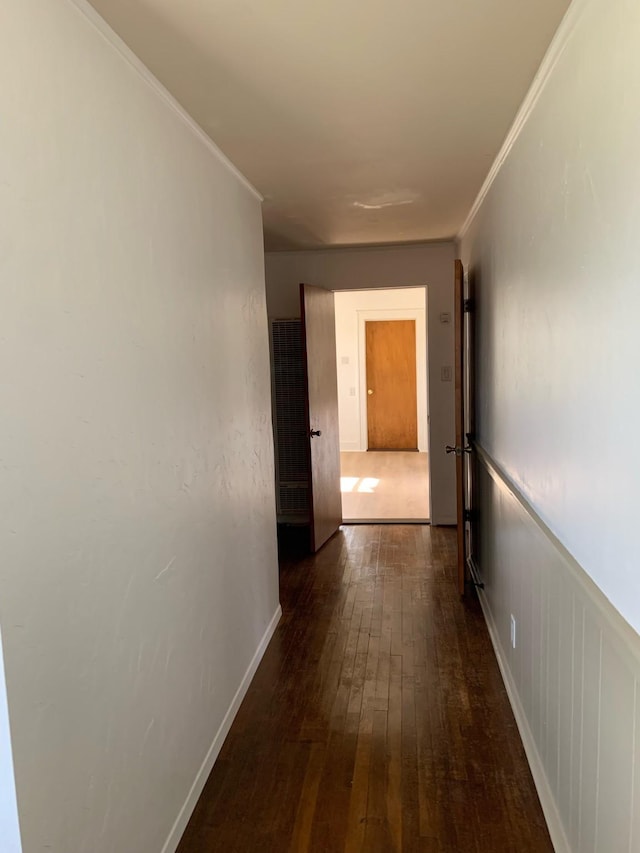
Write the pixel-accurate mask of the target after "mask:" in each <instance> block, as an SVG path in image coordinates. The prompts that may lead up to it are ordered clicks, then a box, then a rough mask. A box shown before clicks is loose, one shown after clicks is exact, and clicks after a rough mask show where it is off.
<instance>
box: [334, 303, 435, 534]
mask: <svg viewBox="0 0 640 853" xmlns="http://www.w3.org/2000/svg"><path fill="white" fill-rule="evenodd" d="M335 311H336V361H337V369H338V408H339V422H340V451H341V452H340V458H341V487H342V504H343V518H344V521H345V522H351V523H354V522H355V523H357V522H361V523H366V522H369V523H370V522H383V523H384V522H387V523H394V522H395V523H397V522H415V523H426V522H428V521H429V518H430V495H429V457H428V452H427V450H428V411H427V405H428V403H427V401H428V393H427V375H428V370H427V352H428V349H427V294H426V288H425V287H415V288H397V289H387V290H382V289H380V290H358V291H338V292H335ZM372 351H373V352H372ZM372 359H373V365H372ZM369 392H372V393H369ZM387 395H389V396H387ZM394 395H395V397H394ZM374 398H376V399H374ZM379 398H382V399H381V404H380V406H377V407H376V404H377V403H378V399H379ZM412 412H413V416H412V415H411V413H412Z"/></svg>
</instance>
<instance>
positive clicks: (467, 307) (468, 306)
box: [462, 299, 476, 314]
mask: <svg viewBox="0 0 640 853" xmlns="http://www.w3.org/2000/svg"><path fill="white" fill-rule="evenodd" d="M462 307H463V309H464V313H465V314H471V312H472V311H475V307H476V303H475V302H474V300H473V299H465V300H464V302H463V303H462Z"/></svg>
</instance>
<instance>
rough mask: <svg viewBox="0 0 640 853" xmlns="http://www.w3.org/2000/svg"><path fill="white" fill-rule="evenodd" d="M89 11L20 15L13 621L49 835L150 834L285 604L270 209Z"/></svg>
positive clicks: (10, 137)
mask: <svg viewBox="0 0 640 853" xmlns="http://www.w3.org/2000/svg"><path fill="white" fill-rule="evenodd" d="M84 11H86V7H85V6H84V5H83V3H82V2H80V0H79V2H78V3H77V4H74V3H72V2H69V0H21V2H19V3H9V4H4V5H3V8H2V13H1V19H2V26H1V27H0V46H1V49H0V78H1V79H2V80H3V84H2V87H1V88H0V116H1V117H2V118H1V122H2V129H1V132H0V281H1V282H2V312H1V313H0V366H1V367H0V381H1V384H2V396H3V404H2V416H1V419H0V447H1V448H2V450H1V458H2V469H3V472H2V480H1V486H0V515H1V517H2V521H3V523H2V529H1V541H0V546H1V551H2V555H3V559H2V567H1V568H0V618H1V619H2V628H3V641H4V646H5V665H6V676H7V689H8V700H9V713H10V718H11V724H12V735H13V750H14V761H15V770H16V780H17V792H18V808H19V812H20V819H21V824H22V829H23V843H24V849H25V853H32V851H36V850H38V851H39V850H44V849H46V850H51V851H55V853H88V851H91V853H107V851H109V853H110V852H111V851H113V852H114V853H116V851H117V853H123V851H127V853H150V851H160V850H161V849H162V847H163V845H164V844H165V841H166V840H167V838H168V836H169V833H170V830H171V827H172V824H173V822H174V820H175V819H176V818H177V817H178V813H179V811H180V809H181V807H182V806H183V804H184V803H185V800H186V799H187V795H188V793H189V790H190V787H191V785H192V783H193V782H194V779H195V778H196V775H197V774H198V771H199V769H200V766H201V764H202V763H203V761H205V758H206V756H207V752H208V750H209V749H210V747H211V746H212V742H214V738H215V736H216V733H217V732H218V730H219V728H220V726H221V724H222V723H223V719H224V717H225V714H226V713H227V711H228V709H229V707H230V705H231V703H232V700H233V699H234V695H235V693H236V691H237V690H238V688H239V687H240V685H241V683H242V679H243V676H244V675H245V672H246V671H247V668H248V667H249V666H250V663H251V661H252V659H253V658H254V655H255V653H256V650H258V649H259V648H260V643H261V640H262V638H263V637H264V635H265V632H267V631H268V628H269V625H270V623H271V620H272V618H273V617H274V614H276V613H277V608H278V577H277V562H276V541H275V509H274V487H273V459H272V435H271V421H270V400H269V368H268V364H269V356H268V344H267V319H266V308H265V291H264V262H263V250H262V227H261V211H260V203H259V200H258V198H257V197H256V196H255V195H254V194H253V193H252V192H251V191H250V190H249V189H248V188H247V186H246V185H245V184H244V183H243V182H242V181H241V180H240V179H239V178H238V177H237V175H235V174H234V173H233V172H232V171H231V170H230V169H229V168H227V166H226V165H225V164H224V163H223V162H222V161H221V159H220V158H219V157H218V156H216V154H215V151H214V150H213V149H212V147H208V146H207V144H206V142H205V141H204V140H203V139H202V138H201V137H199V136H198V134H197V133H196V132H195V131H194V130H193V128H191V127H189V125H188V123H187V121H186V120H185V119H184V118H183V117H181V115H180V114H179V111H178V110H177V109H176V108H175V107H172V105H171V103H170V102H168V101H167V100H165V99H163V97H161V95H160V94H159V93H158V91H157V90H156V91H154V88H153V86H152V85H151V84H150V83H149V81H147V80H145V79H144V78H143V76H142V75H141V74H140V73H138V72H137V71H136V70H135V60H133V59H132V58H129V59H128V60H127V54H126V51H124V53H122V52H119V51H118V49H116V48H114V46H113V44H111V43H110V42H109V41H108V40H107V39H106V38H105V37H104V35H103V34H101V33H100V32H98V30H97V29H95V28H94V27H93V26H92V24H91V23H90V22H89V20H88V19H87V17H86V16H85V14H84ZM174 840H175V839H174Z"/></svg>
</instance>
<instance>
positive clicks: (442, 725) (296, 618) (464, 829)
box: [179, 526, 553, 853]
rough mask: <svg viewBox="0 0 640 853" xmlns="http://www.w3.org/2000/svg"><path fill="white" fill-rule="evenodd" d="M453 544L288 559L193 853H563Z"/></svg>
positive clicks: (394, 545)
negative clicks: (270, 625)
mask: <svg viewBox="0 0 640 853" xmlns="http://www.w3.org/2000/svg"><path fill="white" fill-rule="evenodd" d="M455 548H456V535H455V530H450V529H438V528H430V527H423V526H357V527H344V528H342V529H341V531H340V532H339V533H338V534H337V535H336V536H335V537H334V538H333V539H331V540H330V541H329V542H328V544H327V545H326V546H325V547H324V548H323V549H322V550H321V551H320V553H319V554H317V555H316V556H315V557H306V558H302V559H298V560H296V559H292V558H283V560H282V566H281V601H282V606H283V611H284V613H283V618H282V621H281V623H280V625H279V627H278V629H277V632H276V634H275V636H274V638H273V640H272V642H271V644H270V645H269V648H268V650H267V652H266V654H265V656H264V658H263V661H262V663H261V665H260V668H259V669H258V672H257V674H256V676H255V678H254V681H253V683H252V685H251V687H250V689H249V692H248V694H247V696H246V698H245V701H244V702H243V704H242V707H241V709H240V711H239V713H238V716H237V718H236V720H235V722H234V724H233V727H232V729H231V732H230V734H229V736H228V738H227V740H226V742H225V744H224V747H223V749H222V751H221V753H220V756H219V758H218V761H217V762H216V765H215V767H214V769H213V772H212V773H211V776H210V778H209V781H208V782H207V785H206V787H205V790H204V792H203V794H202V797H201V798H200V801H199V803H198V806H197V808H196V810H195V812H194V814H193V816H192V818H191V821H190V823H189V826H188V827H187V830H186V832H185V835H184V837H183V839H182V842H181V844H180V847H179V853H207V851H216V853H218V851H219V853H253V852H254V851H255V853H303V851H309V853H320V851H322V852H323V853H343V851H344V853H359V851H363V852H364V851H366V853H427V851H428V853H439V851H447V853H448V851H451V853H509V851H513V853H543V851H550V853H552V851H553V847H552V845H551V841H550V839H549V836H548V833H547V829H546V825H545V822H544V819H543V816H542V812H541V809H540V804H539V802H538V798H537V795H536V791H535V788H534V785H533V781H532V779H531V774H530V772H529V768H528V765H527V762H526V759H525V756H524V751H523V748H522V744H521V742H520V739H519V735H518V730H517V728H516V724H515V721H514V718H513V715H512V713H511V709H510V706H509V703H508V700H507V696H506V693H505V690H504V687H503V684H502V680H501V678H500V673H499V671H498V666H497V663H496V660H495V657H494V655H493V651H492V648H491V643H490V640H489V636H488V634H487V630H486V627H485V624H484V621H483V618H482V613H481V611H480V607H479V605H478V603H477V601H475V600H472V601H470V602H467V603H465V604H463V603H461V601H460V599H459V597H458V594H457V592H456V585H455V571H456V569H455V565H456V562H455Z"/></svg>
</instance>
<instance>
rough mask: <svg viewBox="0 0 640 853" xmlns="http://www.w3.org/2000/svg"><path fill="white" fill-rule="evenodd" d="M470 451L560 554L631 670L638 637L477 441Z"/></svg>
mask: <svg viewBox="0 0 640 853" xmlns="http://www.w3.org/2000/svg"><path fill="white" fill-rule="evenodd" d="M473 449H474V451H475V452H476V455H477V457H478V461H479V462H480V463H481V464H482V466H483V467H484V468H485V470H486V471H487V472H488V474H489V476H490V477H491V478H492V480H493V481H494V482H495V483H496V485H497V486H498V488H500V489H502V491H503V492H505V493H506V494H508V495H509V496H510V497H511V498H512V499H513V500H515V501H516V503H517V504H519V505H520V507H521V509H522V510H523V512H524V513H525V515H526V516H527V517H528V518H529V520H530V521H532V522H533V523H534V524H535V525H536V526H537V527H538V529H539V530H540V532H541V533H542V534H543V536H545V537H546V539H547V540H548V542H549V543H550V544H551V545H552V546H553V548H555V550H556V551H557V552H558V553H559V554H560V556H561V557H562V559H563V560H564V563H565V565H566V567H567V570H568V572H569V576H570V577H571V579H572V580H573V582H574V583H575V584H576V585H577V586H578V588H579V589H580V591H581V592H582V594H583V595H584V596H585V598H586V599H587V601H588V602H589V604H590V605H591V607H592V608H593V611H594V613H595V614H597V617H596V618H597V619H598V622H599V623H600V624H601V626H602V627H606V628H607V629H608V633H607V635H608V636H610V639H611V640H612V642H615V644H616V648H617V649H618V651H619V652H620V653H621V654H622V655H624V657H625V659H626V660H628V661H629V662H630V664H631V665H632V666H637V665H638V662H639V661H640V635H639V634H638V632H637V631H636V630H635V629H634V628H632V626H631V625H630V624H629V623H628V622H627V620H626V619H625V618H624V616H622V614H621V613H620V611H619V610H617V609H616V608H615V607H614V606H613V604H612V603H611V602H610V601H609V599H608V598H607V597H606V595H605V594H604V593H603V592H602V590H601V589H600V587H599V586H598V585H597V584H596V583H595V581H593V580H592V578H591V577H590V576H589V575H588V574H587V573H586V572H585V570H584V569H583V568H582V566H581V565H580V563H578V561H577V560H576V558H575V557H574V556H573V554H571V552H570V551H568V550H567V548H566V547H565V546H564V545H563V544H562V542H561V541H560V540H559V539H558V537H557V536H556V535H555V533H554V532H553V531H552V530H551V529H550V528H549V527H548V526H547V524H546V523H545V522H544V520H543V519H542V518H541V517H540V516H539V515H538V513H537V512H536V510H535V509H534V507H533V506H531V504H530V503H529V501H528V500H527V499H526V497H525V496H524V495H523V494H522V492H521V491H520V490H519V489H518V487H517V486H516V485H515V483H513V482H512V481H511V480H510V479H509V477H508V476H507V475H506V474H505V472H504V471H503V470H502V469H501V467H500V466H499V465H498V463H497V462H496V461H495V459H493V457H492V456H491V454H490V453H488V452H487V451H486V450H485V449H484V448H483V447H482V446H481V445H480V444H478V442H477V441H474V442H473ZM480 569H481V570H482V566H480ZM481 577H482V576H481Z"/></svg>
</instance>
